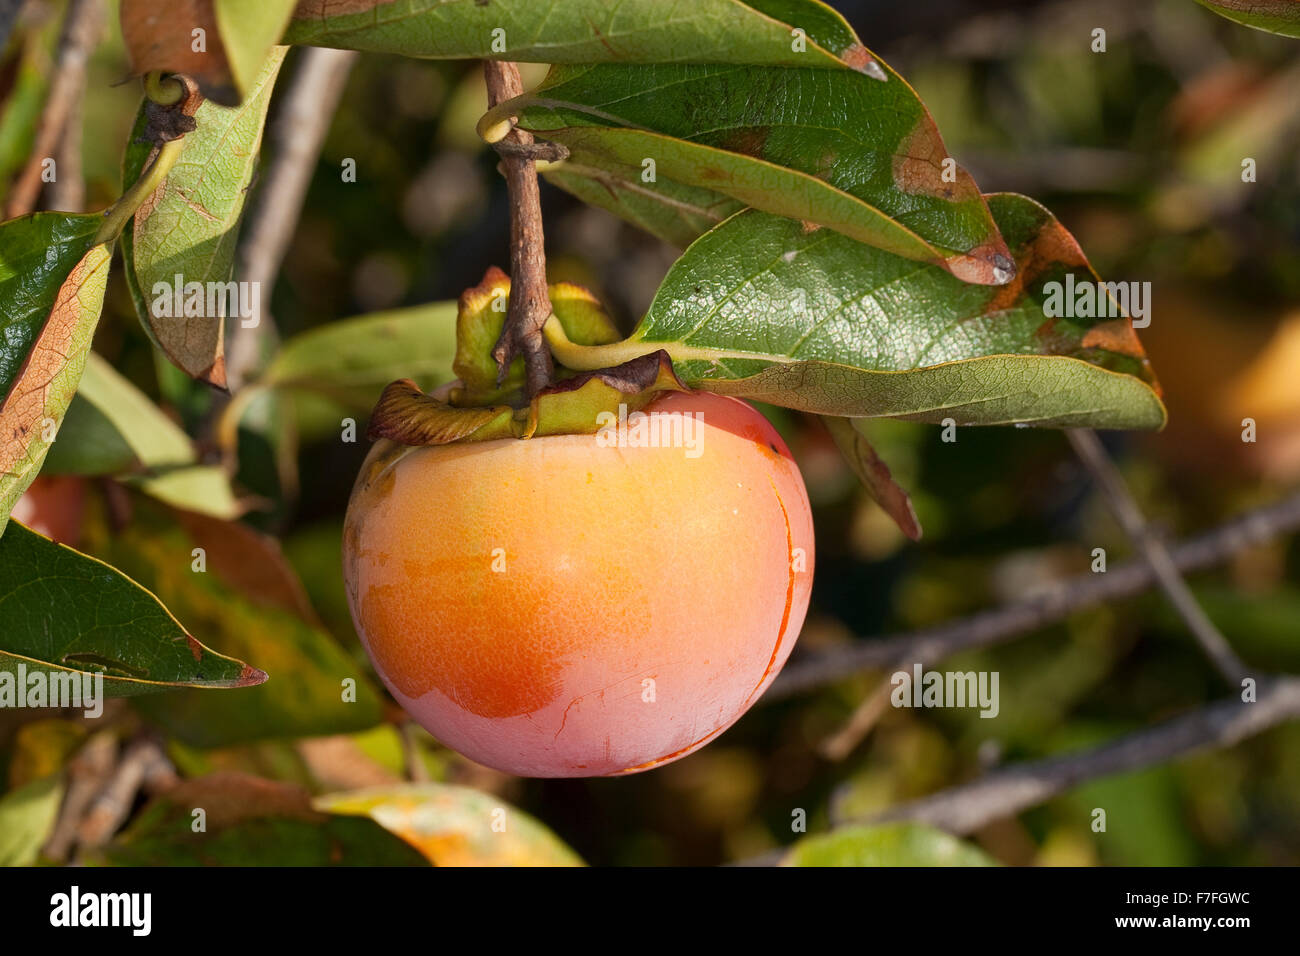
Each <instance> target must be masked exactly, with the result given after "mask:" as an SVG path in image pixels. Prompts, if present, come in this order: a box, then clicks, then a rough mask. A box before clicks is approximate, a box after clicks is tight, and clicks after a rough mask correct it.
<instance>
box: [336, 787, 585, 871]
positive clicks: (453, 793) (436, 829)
mask: <svg viewBox="0 0 1300 956" xmlns="http://www.w3.org/2000/svg"><path fill="white" fill-rule="evenodd" d="M315 806H316V808H317V809H318V810H324V811H327V812H329V813H340V814H354V815H357V816H366V817H369V818H371V819H373V820H374V821H376V822H377V823H379V824H380V825H381V826H383V827H384V828H385V829H386V830H388V831H389V832H390V833H395V834H397V835H398V836H400V837H401V838H402V839H404V840H406V841H407V842H408V843H410V844H411V845H413V846H415V847H416V848H417V849H419V850H420V852H422V853H423V854H424V855H425V856H426V857H427V858H428V859H429V861H430V862H432V863H434V864H436V865H437V866H582V859H581V858H580V857H579V856H578V855H577V854H576V853H574V852H573V850H571V849H569V847H568V846H566V845H565V844H564V842H563V841H562V840H561V839H560V838H559V837H557V836H556V835H555V834H554V833H552V832H551V831H550V830H549V829H547V828H546V827H545V826H544V825H542V824H541V823H539V822H538V821H537V820H535V819H533V818H532V817H531V816H529V815H528V814H526V813H524V812H523V811H522V810H518V809H516V808H515V807H512V806H510V805H509V804H507V803H505V802H504V801H503V800H501V798H500V797H497V796H493V795H490V794H486V793H479V792H478V791H477V790H471V789H469V788H468V787H456V786H451V785H449V784H441V783H423V784H405V785H399V786H392V787H375V788H371V789H366V790H356V791H352V792H350V793H337V794H330V795H329V796H324V797H317V798H316V800H315ZM503 814H504V816H503ZM496 821H502V822H504V824H505V829H504V830H501V829H500V828H498V827H495V826H494V823H495V822H496Z"/></svg>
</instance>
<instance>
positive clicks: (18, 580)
mask: <svg viewBox="0 0 1300 956" xmlns="http://www.w3.org/2000/svg"><path fill="white" fill-rule="evenodd" d="M0 621H4V627H3V628H0V674H9V675H17V674H18V673H19V667H20V666H21V667H22V669H23V670H24V671H25V672H26V673H28V674H32V673H36V672H42V673H46V674H60V673H61V674H67V673H74V674H94V673H100V674H103V675H104V692H105V693H106V694H107V695H108V696H110V697H129V696H134V695H137V694H146V693H151V692H154V691H159V690H165V689H167V688H170V687H249V686H252V685H254V684H259V683H261V682H262V681H264V680H266V675H265V674H264V673H262V672H261V671H259V670H257V669H255V668H252V667H249V666H248V665H247V664H245V663H244V662H243V661H238V660H235V659H234V658H230V657H226V656H224V655H222V654H218V653H216V652H214V651H212V650H210V649H209V648H207V647H204V646H203V645H202V644H200V643H199V642H198V641H197V640H195V639H194V638H193V637H191V636H190V634H189V633H188V632H187V631H186V630H185V628H183V627H182V626H181V625H180V623H178V622H177V620H176V618H174V617H173V616H172V615H171V613H170V612H169V611H168V610H167V608H166V607H164V606H163V604H162V603H161V602H160V601H159V600H158V598H156V597H154V595H153V594H151V593H149V592H148V591H146V590H145V589H144V588H143V587H141V586H140V585H139V584H137V583H136V582H135V581H133V580H132V579H131V578H128V577H127V576H126V575H125V574H123V573H122V572H121V571H119V570H117V569H116V568H113V567H110V566H109V565H107V564H105V563H104V562H102V561H99V560H96V559H95V558H92V557H89V556H87V555H85V554H81V553H80V552H77V551H74V550H72V549H71V548H68V547H65V546H64V545H61V544H55V543H54V542H53V541H51V540H49V539H48V538H46V537H43V536H42V535H39V534H37V533H36V532H34V531H31V530H29V529H27V528H26V527H24V526H23V525H21V524H20V523H18V522H17V521H14V522H12V523H11V524H10V526H9V528H8V529H7V530H6V531H5V534H4V536H3V537H0ZM11 679H16V678H11ZM3 686H4V684H3V682H0V688H2V687H3Z"/></svg>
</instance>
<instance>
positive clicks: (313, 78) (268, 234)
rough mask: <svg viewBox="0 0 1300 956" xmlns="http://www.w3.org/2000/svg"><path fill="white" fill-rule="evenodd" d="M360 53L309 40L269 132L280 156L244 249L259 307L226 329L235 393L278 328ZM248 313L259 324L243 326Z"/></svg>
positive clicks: (266, 179)
mask: <svg viewBox="0 0 1300 956" xmlns="http://www.w3.org/2000/svg"><path fill="white" fill-rule="evenodd" d="M356 58H357V54H356V53H355V52H353V51H351V50H329V49H325V48H323V47H307V48H304V49H303V50H302V52H301V53H300V54H299V59H298V65H297V68H296V69H295V71H294V74H293V79H292V81H291V82H290V84H289V86H288V88H287V89H286V91H285V93H284V98H283V100H282V101H281V102H280V103H279V104H278V112H277V114H276V118H275V120H274V122H273V123H272V124H271V128H270V130H269V132H268V134H267V145H268V147H269V149H268V153H269V155H270V156H271V157H272V158H271V161H270V163H269V164H268V165H267V167H266V169H265V170H264V171H263V173H262V175H261V184H260V186H259V187H258V189H257V192H256V196H255V199H254V202H253V203H252V204H251V205H250V208H249V210H248V213H247V214H246V216H245V218H244V227H243V234H242V238H241V240H240V243H239V249H238V251H237V257H238V262H237V263H236V273H237V275H238V277H239V278H240V279H241V280H242V281H245V282H249V283H257V285H256V286H254V288H257V289H259V290H261V291H260V294H259V295H258V303H259V306H258V313H257V314H256V315H254V316H250V317H248V319H246V320H245V319H235V320H232V321H231V323H230V327H229V328H227V329H226V341H227V342H228V343H229V344H228V346H227V350H226V384H227V386H228V387H229V388H230V390H231V392H232V393H233V392H234V391H236V390H237V389H238V388H239V387H240V385H242V384H243V381H244V379H245V378H246V377H247V375H248V374H249V372H250V371H252V369H253V368H255V367H256V365H257V363H258V360H259V358H260V352H261V349H262V344H263V343H264V342H265V341H266V339H267V337H268V336H271V335H273V334H274V326H273V322H272V320H271V317H270V315H269V304H270V297H271V290H272V287H273V284H274V281H275V277H276V274H277V273H279V271H280V265H281V263H283V262H284V255H285V252H286V251H287V250H288V248H289V243H290V242H291V241H292V239H293V234H294V230H295V229H296V228H297V225H298V219H299V218H300V217H301V215H302V207H303V200H304V199H305V197H306V195H307V187H308V186H309V185H310V184H311V176H312V173H313V172H314V171H315V169H316V160H317V157H318V156H319V155H320V150H321V143H322V142H324V140H325V134H326V133H328V132H329V128H330V122H331V121H332V120H333V118H334V113H335V111H336V110H337V109H338V105H339V100H340V98H341V97H342V96H343V87H344V86H345V85H346V83H347V78H348V73H349V71H350V70H351V69H352V64H353V63H354V62H355V61H356ZM243 321H249V322H251V323H253V324H251V325H248V326H243V325H242V322H243Z"/></svg>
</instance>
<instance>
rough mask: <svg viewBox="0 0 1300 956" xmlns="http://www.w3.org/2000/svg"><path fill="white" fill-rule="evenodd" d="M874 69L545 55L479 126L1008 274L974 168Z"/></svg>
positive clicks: (885, 244)
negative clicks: (536, 74) (571, 59)
mask: <svg viewBox="0 0 1300 956" xmlns="http://www.w3.org/2000/svg"><path fill="white" fill-rule="evenodd" d="M880 75H881V76H882V77H887V79H884V80H883V81H882V80H880V79H876V78H874V77H872V76H868V75H866V74H863V73H860V72H857V71H854V70H791V69H771V68H770V67H758V66H736V65H727V64H706V65H679V64H653V65H634V66H625V65H618V64H616V65H599V66H567V67H556V68H554V69H552V70H551V72H550V74H549V75H548V76H547V78H546V80H545V81H544V82H543V83H542V85H541V86H539V87H538V88H537V89H536V90H534V91H532V92H531V93H527V94H524V95H523V96H521V97H517V98H516V99H513V100H510V101H508V102H506V103H503V104H501V105H500V106H498V107H496V108H495V109H494V110H492V111H490V112H489V114H488V116H487V117H485V119H484V121H483V123H481V124H480V128H481V129H484V130H485V135H487V136H492V135H495V133H494V132H491V131H489V130H490V128H491V127H492V126H493V121H494V120H495V119H499V118H502V117H505V116H509V115H512V114H514V115H517V116H518V117H519V123H520V125H521V126H523V127H524V128H526V129H529V130H531V131H532V132H534V133H536V134H537V135H538V136H540V137H542V138H544V139H548V140H553V141H555V142H559V143H562V144H563V145H564V146H566V147H567V148H568V149H569V151H570V154H571V159H570V160H569V161H568V162H567V163H561V164H560V165H559V166H557V167H555V168H556V169H557V170H558V171H560V172H561V173H562V174H564V173H565V171H566V169H567V171H568V172H567V175H568V176H569V177H570V178H572V177H573V176H574V175H578V174H579V172H580V170H582V169H597V170H603V171H605V176H606V178H612V179H613V180H615V181H617V182H620V183H624V184H628V185H629V186H632V187H635V188H637V189H639V190H640V191H641V192H642V193H653V192H655V190H656V189H658V188H660V186H659V183H660V182H663V183H664V188H667V189H668V190H669V191H670V198H671V192H673V191H675V190H678V189H679V188H680V186H682V185H685V186H689V187H694V188H697V189H706V190H709V191H711V192H716V193H721V194H724V195H726V196H729V197H731V198H732V199H734V200H736V201H738V202H741V203H744V204H745V205H748V206H753V207H754V208H756V209H762V210H764V211H766V212H770V213H775V214H777V215H781V216H788V217H790V218H792V219H800V220H807V221H809V222H813V223H818V224H821V225H825V226H830V227H831V228H833V229H836V230H838V231H840V232H842V233H844V234H845V235H848V236H852V237H853V238H855V239H858V240H860V241H862V242H865V243H867V244H869V245H872V246H876V247H877V248H880V249H883V250H885V251H887V252H892V253H894V254H895V255H899V256H905V257H906V258H909V259H915V260H917V261H920V262H928V263H932V264H935V265H939V266H941V267H942V268H945V269H947V270H949V271H950V272H952V273H953V274H954V275H956V276H958V277H959V278H962V279H964V280H965V281H967V282H975V283H982V284H988V285H1000V284H1002V283H1005V282H1007V281H1008V280H1009V279H1010V278H1011V275H1012V266H1013V263H1012V262H1011V259H1010V258H1009V255H1008V251H1007V247H1006V245H1005V243H1004V242H1003V241H1002V239H1001V237H1000V236H999V235H998V231H997V228H996V226H995V225H994V223H993V220H992V218H991V217H990V215H989V210H988V207H987V205H986V204H985V201H984V197H983V196H981V195H980V192H979V189H978V187H977V186H976V185H975V182H974V180H973V179H971V177H970V175H969V174H968V173H966V172H965V171H964V170H962V169H961V168H960V167H958V166H957V165H956V163H955V161H953V160H951V159H950V157H949V156H948V151H947V148H946V147H945V146H944V144H943V140H942V139H941V138H940V136H939V131H938V129H937V128H936V126H935V125H934V121H933V119H932V118H931V117H930V114H929V112H928V111H927V110H926V108H925V106H924V105H923V104H922V103H921V101H920V100H919V99H918V98H917V96H916V93H915V92H914V91H913V90H912V88H911V87H910V86H908V85H907V83H906V82H905V81H904V80H903V79H902V78H901V77H899V76H898V75H897V74H896V73H894V72H893V71H890V70H888V68H884V67H881V74H880ZM651 161H653V164H654V166H653V169H651V167H650V162H651ZM569 163H572V164H576V165H575V166H569V165H568V164H569ZM945 164H947V167H946V168H945ZM652 174H653V175H652Z"/></svg>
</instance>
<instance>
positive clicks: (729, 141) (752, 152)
mask: <svg viewBox="0 0 1300 956" xmlns="http://www.w3.org/2000/svg"><path fill="white" fill-rule="evenodd" d="M771 131H772V130H771V128H770V127H767V126H746V127H743V128H741V129H736V130H732V131H731V133H729V134H728V135H727V137H726V138H725V139H724V140H722V142H721V143H720V144H719V145H720V146H721V147H722V148H723V149H725V150H727V151H729V152H732V153H743V154H744V155H746V156H757V157H762V155H763V149H764V148H765V147H766V146H767V137H768V134H769V133H771Z"/></svg>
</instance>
